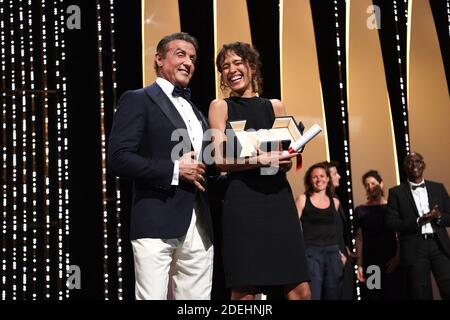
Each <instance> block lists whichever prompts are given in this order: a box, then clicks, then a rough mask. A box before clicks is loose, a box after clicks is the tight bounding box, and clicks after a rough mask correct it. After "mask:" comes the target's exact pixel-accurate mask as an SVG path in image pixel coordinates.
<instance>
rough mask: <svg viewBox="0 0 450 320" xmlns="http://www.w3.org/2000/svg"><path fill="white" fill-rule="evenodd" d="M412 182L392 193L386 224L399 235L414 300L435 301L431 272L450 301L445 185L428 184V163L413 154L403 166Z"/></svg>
mask: <svg viewBox="0 0 450 320" xmlns="http://www.w3.org/2000/svg"><path fill="white" fill-rule="evenodd" d="M403 167H404V169H405V172H406V174H407V176H408V181H406V182H403V183H402V184H400V185H399V186H397V187H394V188H391V189H390V190H389V198H388V214H387V217H386V224H387V226H388V227H390V228H391V229H393V230H395V231H397V232H399V240H400V262H401V264H402V265H403V267H404V268H405V270H406V276H407V281H408V292H409V294H410V297H411V298H412V299H420V300H431V299H433V293H432V289H431V279H430V271H432V272H433V275H434V277H435V278H436V282H437V284H438V287H439V291H440V293H441V296H442V298H443V299H445V300H449V299H450V238H449V236H448V233H447V230H446V227H450V199H449V196H448V193H447V190H446V189H445V187H444V185H443V184H441V183H438V182H433V181H429V180H424V178H423V171H424V170H425V162H424V161H423V157H422V156H421V155H420V154H419V153H417V152H412V153H410V154H409V155H408V156H407V157H406V158H405V161H404V163H403Z"/></svg>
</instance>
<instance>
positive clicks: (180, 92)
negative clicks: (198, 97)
mask: <svg viewBox="0 0 450 320" xmlns="http://www.w3.org/2000/svg"><path fill="white" fill-rule="evenodd" d="M172 95H173V96H174V97H182V98H184V99H186V100H188V101H190V100H191V89H189V88H183V87H182V86H180V85H179V84H177V85H175V87H174V88H173V91H172Z"/></svg>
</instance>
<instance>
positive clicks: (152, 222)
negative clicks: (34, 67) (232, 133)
mask: <svg viewBox="0 0 450 320" xmlns="http://www.w3.org/2000/svg"><path fill="white" fill-rule="evenodd" d="M192 107H193V109H194V112H195V114H196V115H197V118H198V119H199V120H200V122H201V124H202V127H203V131H206V130H207V129H208V122H207V120H206V118H205V117H204V116H203V115H202V114H201V113H200V112H199V111H198V109H197V108H196V107H194V106H192ZM179 128H184V129H186V125H185V123H184V121H183V119H182V118H181V116H180V114H179V113H178V111H177V110H176V109H175V106H174V105H173V103H172V102H171V101H170V99H169V98H168V97H167V96H166V94H165V93H164V92H163V91H162V89H161V88H160V87H159V85H158V84H156V83H153V84H152V85H150V86H148V87H145V88H142V89H138V90H135V91H127V92H125V93H124V94H123V95H122V96H121V98H120V100H119V103H118V109H117V112H116V114H115V116H114V122H113V126H112V131H111V134H110V138H109V149H108V167H109V170H110V172H111V173H112V174H114V175H117V176H119V177H121V178H127V179H130V180H132V181H133V203H132V210H131V225H130V238H131V240H134V239H140V238H161V239H169V238H178V237H181V236H183V235H185V234H186V231H187V229H188V227H189V224H190V221H191V216H192V209H193V207H194V203H197V204H198V206H199V208H198V210H197V212H198V219H199V220H200V223H202V225H203V227H204V229H205V230H206V232H207V234H208V235H209V237H210V239H211V241H212V227H211V226H212V223H211V216H210V209H209V203H208V197H207V194H206V192H199V191H197V190H196V188H195V187H194V185H193V184H190V183H186V182H184V181H182V180H181V179H180V180H179V185H178V186H171V182H172V177H173V169H174V163H173V161H172V159H171V154H172V150H173V148H174V147H175V145H178V144H179V143H181V144H182V145H183V146H184V150H185V151H186V150H187V151H188V152H189V151H191V150H193V149H192V146H191V142H190V140H189V137H186V138H185V139H181V140H177V141H172V139H171V136H172V133H173V131H174V130H175V129H179ZM186 132H187V131H186ZM204 146H205V142H204ZM181 153H182V152H180V153H179V154H178V155H177V158H179V157H180V156H181V155H182V154H181ZM174 160H176V159H174Z"/></svg>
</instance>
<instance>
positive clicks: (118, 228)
mask: <svg viewBox="0 0 450 320" xmlns="http://www.w3.org/2000/svg"><path fill="white" fill-rule="evenodd" d="M109 15H110V21H111V28H110V31H111V64H112V71H111V79H112V85H113V86H112V97H113V98H112V103H113V104H114V113H115V112H116V111H117V107H116V102H117V81H116V71H117V63H116V47H115V32H116V30H115V16H114V0H110V1H109ZM115 182H116V185H115V187H116V237H117V281H118V282H117V298H118V299H119V300H123V286H122V282H123V279H122V222H121V216H122V202H121V195H120V179H119V178H118V177H116V178H115Z"/></svg>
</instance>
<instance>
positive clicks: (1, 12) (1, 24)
mask: <svg viewBox="0 0 450 320" xmlns="http://www.w3.org/2000/svg"><path fill="white" fill-rule="evenodd" d="M4 6H5V3H4V0H0V44H1V46H0V48H1V59H2V60H1V61H2V62H1V63H2V66H1V82H2V88H3V89H4V90H3V92H2V176H3V177H6V176H7V172H8V166H7V161H8V146H7V139H6V137H7V128H6V119H7V115H6V50H5V48H6V42H5V8H4ZM7 198H8V183H6V181H3V187H2V219H3V221H2V270H1V276H2V300H3V301H4V300H6V254H7V252H6V238H7V231H8V229H7V228H8V227H7V223H6V220H7V218H8V211H7V205H8V200H7Z"/></svg>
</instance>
